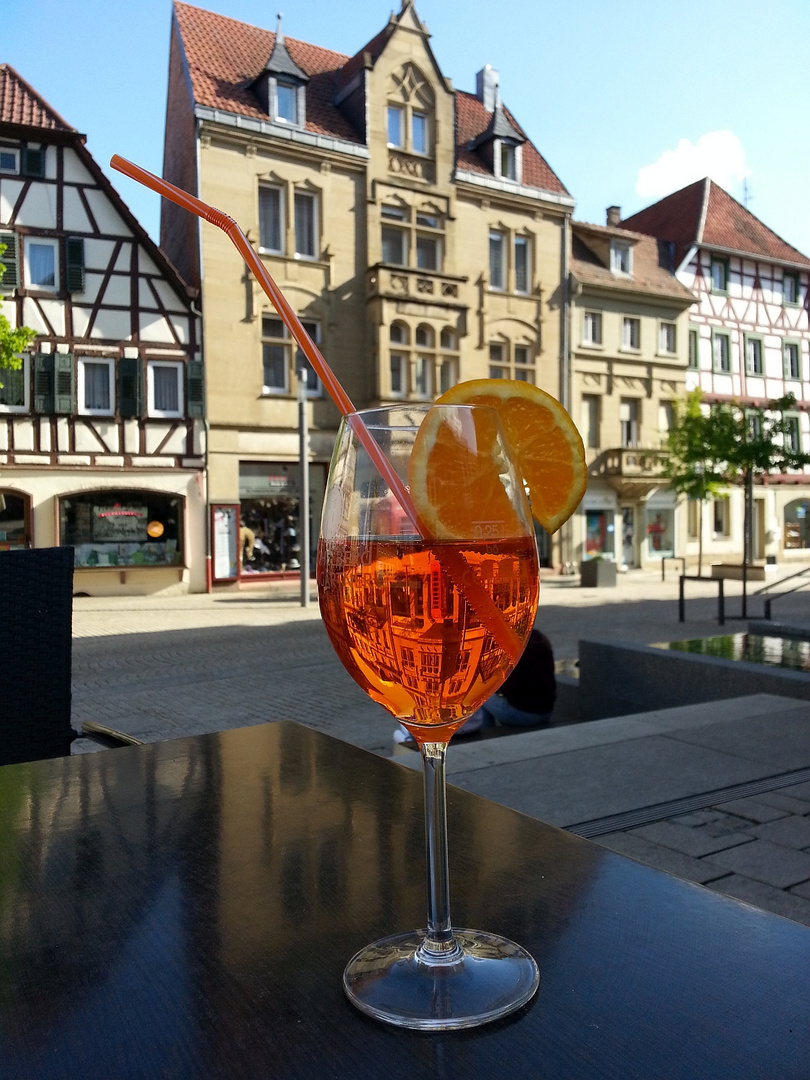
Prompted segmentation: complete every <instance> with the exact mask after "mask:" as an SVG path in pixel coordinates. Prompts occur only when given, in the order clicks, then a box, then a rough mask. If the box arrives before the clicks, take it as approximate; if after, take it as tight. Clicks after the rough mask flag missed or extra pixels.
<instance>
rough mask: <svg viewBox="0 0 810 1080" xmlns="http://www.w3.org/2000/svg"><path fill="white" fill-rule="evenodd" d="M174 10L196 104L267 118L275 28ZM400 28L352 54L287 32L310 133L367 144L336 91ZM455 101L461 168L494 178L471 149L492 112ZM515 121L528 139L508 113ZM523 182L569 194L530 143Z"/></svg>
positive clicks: (472, 101) (178, 6)
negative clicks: (261, 96)
mask: <svg viewBox="0 0 810 1080" xmlns="http://www.w3.org/2000/svg"><path fill="white" fill-rule="evenodd" d="M174 12H175V17H176V19H177V26H178V28H179V31H180V36H181V39H182V43H183V49H184V52H185V58H186V63H187V65H188V70H189V75H190V78H191V85H192V91H193V94H194V101H195V103H196V104H198V105H204V106H209V107H210V108H213V109H222V110H224V111H226V112H231V113H237V114H239V115H240V116H250V117H254V118H255V119H257V120H266V119H267V113H266V112H264V110H263V109H262V108H261V107H260V105H259V102H258V100H257V98H256V95H255V93H254V92H253V89H252V88H251V83H252V82H253V80H254V79H255V78H256V77H257V76H258V75H259V74H260V73H261V72H262V71H263V70H264V68H265V65H266V64H267V61H268V59H269V57H270V55H271V53H272V51H273V46H274V44H275V40H276V35H275V34H274V33H273V32H271V31H270V30H262V29H259V28H258V27H256V26H250V25H249V24H247V23H243V22H239V21H237V20H236V19H230V18H227V17H226V16H224V15H217V14H215V13H214V12H211V11H204V10H203V9H202V8H196V7H192V6H191V5H190V4H185V3H180V2H179V0H175V4H174ZM393 29H394V28H393V27H392V26H391V24H388V25H387V26H386V27H384V28H383V29H382V30H381V31H380V32H379V34H377V35H375V37H373V38H372V39H371V41H370V42H368V44H367V45H365V46H364V47H363V48H362V49H360V50H359V52H357V53H356V54H355V55H354V56H352V57H350V56H345V55H343V54H342V53H338V52H333V51H332V50H331V49H322V48H320V47H319V46H317V45H310V44H308V43H307V42H305V41H297V40H295V39H294V38H290V37H287V35H286V34H285V35H284V41H285V44H286V45H287V49H288V51H289V53H290V56H291V57H292V59H293V60H294V61H295V62H296V64H298V66H299V67H300V68H301V69H302V71H304V72H306V74H307V75H308V76H309V77H310V81H309V83H308V84H307V91H306V94H307V119H306V129H307V131H312V132H314V133H317V134H321V135H331V136H334V137H336V138H339V139H344V140H346V141H348V142H354V143H361V144H362V143H363V135H362V134H361V133H360V132H358V131H356V130H355V128H354V127H353V126H352V125H351V123H350V122H349V120H348V119H347V118H346V116H345V115H344V114H343V113H342V112H341V111H340V109H339V108H337V107H336V106H335V105H334V96H335V90H336V88H340V87H342V86H345V85H346V84H347V83H348V82H349V81H350V78H351V76H352V75H353V74H354V73H355V72H357V71H359V70H360V69H361V68H362V66H363V63H364V54H365V53H369V54H370V56H371V58H372V62H373V61H374V59H376V57H377V56H379V54H380V53H381V52H382V49H383V46H384V45H385V42H386V41H387V40H388V37H389V36H390V34H391V33H392V32H393ZM455 100H456V130H457V143H458V146H457V155H458V166H459V168H462V169H466V170H468V171H469V172H475V173H479V174H482V175H490V176H491V175H492V172H491V170H490V169H489V168H488V166H487V165H486V163H485V162H484V160H483V158H482V157H480V156H479V154H477V153H476V152H474V151H470V150H468V149H467V145H468V144H469V143H470V142H471V141H472V140H473V139H474V138H476V136H478V135H480V134H481V133H482V132H483V131H485V130H486V128H487V125H488V124H489V121H490V116H491V114H490V113H488V112H487V111H486V110H485V109H484V107H483V105H482V104H481V102H480V101H479V100H478V98H476V97H475V96H474V95H473V94H466V93H464V92H461V91H456V94H455ZM507 116H508V118H509V120H510V122H511V123H512V124H513V125H514V126H515V128H516V129H517V130H518V131H519V132H521V134H524V137H525V133H523V132H522V131H521V129H520V126H519V125H518V124H517V123H516V122H515V120H514V118H513V117H512V116H511V115H510V114H509V113H508V112H507ZM523 183H524V184H527V185H529V186H531V187H537V188H541V189H543V190H544V191H552V192H556V193H559V194H561V195H567V194H568V192H567V191H566V189H565V187H564V186H563V185H562V183H561V182H560V180H559V178H558V177H557V176H556V175H555V173H554V172H553V171H552V170H551V169H550V168H549V166H548V165H547V163H546V162H545V161H544V159H543V158H542V157H541V155H540V154H539V153H538V152H537V150H536V149H535V147H534V146H533V145H532V144H531V143H530V142H528V141H527V142H526V143H524V145H523Z"/></svg>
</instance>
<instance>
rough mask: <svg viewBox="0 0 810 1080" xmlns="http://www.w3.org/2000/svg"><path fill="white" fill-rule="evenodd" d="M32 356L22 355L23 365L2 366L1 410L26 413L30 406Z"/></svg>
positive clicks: (0, 379)
mask: <svg viewBox="0 0 810 1080" xmlns="http://www.w3.org/2000/svg"><path fill="white" fill-rule="evenodd" d="M30 373H31V357H30V356H29V355H28V354H27V353H26V354H25V355H24V356H23V357H22V367H19V368H16V369H15V368H0V382H2V384H3V385H2V386H0V412H4V413H24V412H28V409H29V407H30V405H29V403H30V398H29V386H30Z"/></svg>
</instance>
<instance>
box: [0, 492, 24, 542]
mask: <svg viewBox="0 0 810 1080" xmlns="http://www.w3.org/2000/svg"><path fill="white" fill-rule="evenodd" d="M25 547H31V500H30V499H29V497H28V496H27V495H20V494H18V493H17V492H16V491H9V490H8V489H7V488H0V551H9V550H12V549H14V548H25Z"/></svg>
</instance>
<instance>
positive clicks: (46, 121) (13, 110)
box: [0, 64, 76, 133]
mask: <svg viewBox="0 0 810 1080" xmlns="http://www.w3.org/2000/svg"><path fill="white" fill-rule="evenodd" d="M0 123H3V124H23V125H25V126H26V127H37V128H47V129H49V130H51V131H70V132H73V133H75V132H76V129H75V128H73V127H71V126H70V124H68V123H66V122H65V121H64V120H63V119H62V117H61V116H60V115H59V113H58V112H57V111H56V110H55V109H52V108H51V106H50V105H49V104H48V102H47V101H46V100H45V99H44V98H43V97H40V95H39V94H38V93H37V92H36V90H34V88H33V87H32V86H30V85H29V84H28V83H27V82H26V81H25V79H23V78H22V76H20V75H18V74H17V72H16V71H15V70H14V68H13V67H12V66H11V64H0Z"/></svg>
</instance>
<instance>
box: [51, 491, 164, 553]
mask: <svg viewBox="0 0 810 1080" xmlns="http://www.w3.org/2000/svg"><path fill="white" fill-rule="evenodd" d="M59 540H60V544H61V545H62V546H63V547H65V546H71V547H73V548H74V549H75V565H76V567H77V568H85V567H90V568H97V567H126V566H180V565H183V500H182V499H181V498H179V497H178V496H177V495H165V494H163V493H161V492H156V491H138V490H115V491H88V492H80V493H77V494H75V495H69V496H66V497H64V498H61V499H60V500H59Z"/></svg>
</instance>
